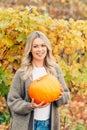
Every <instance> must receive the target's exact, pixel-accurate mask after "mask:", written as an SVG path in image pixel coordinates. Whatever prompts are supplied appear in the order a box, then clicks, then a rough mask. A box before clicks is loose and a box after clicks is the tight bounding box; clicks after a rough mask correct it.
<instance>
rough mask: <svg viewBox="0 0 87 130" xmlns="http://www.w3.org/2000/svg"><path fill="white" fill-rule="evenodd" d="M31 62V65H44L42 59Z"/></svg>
mask: <svg viewBox="0 0 87 130" xmlns="http://www.w3.org/2000/svg"><path fill="white" fill-rule="evenodd" d="M32 64H33V67H43V66H44V63H43V62H42V61H39V62H38V61H33V62H32Z"/></svg>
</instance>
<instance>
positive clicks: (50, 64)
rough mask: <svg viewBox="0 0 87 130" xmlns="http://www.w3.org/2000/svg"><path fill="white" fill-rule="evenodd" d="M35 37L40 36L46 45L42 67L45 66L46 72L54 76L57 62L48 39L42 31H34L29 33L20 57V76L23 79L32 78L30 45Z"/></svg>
mask: <svg viewBox="0 0 87 130" xmlns="http://www.w3.org/2000/svg"><path fill="white" fill-rule="evenodd" d="M36 38H41V39H42V40H43V41H44V42H45V45H46V46H47V54H46V57H45V59H44V67H45V69H46V71H47V73H50V74H52V75H55V76H56V70H55V66H56V65H57V63H56V61H55V59H54V57H53V55H52V48H51V44H50V41H49V40H48V38H47V37H46V36H45V35H44V34H43V33H42V32H40V31H34V32H32V33H31V34H30V35H29V37H28V39H27V42H26V45H25V50H24V54H23V57H22V62H21V70H22V72H23V75H22V78H23V79H25V80H26V79H27V78H32V69H33V65H32V60H33V56H32V53H31V46H32V43H33V41H34V40H35V39H36Z"/></svg>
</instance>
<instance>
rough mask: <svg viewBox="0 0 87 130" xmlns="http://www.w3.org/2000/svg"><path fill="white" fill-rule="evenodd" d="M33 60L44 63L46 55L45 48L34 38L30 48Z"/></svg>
mask: <svg viewBox="0 0 87 130" xmlns="http://www.w3.org/2000/svg"><path fill="white" fill-rule="evenodd" d="M31 53H32V56H33V60H38V61H44V58H45V56H46V54H47V46H46V45H45V43H44V41H43V40H42V39H41V38H36V39H35V40H34V41H33V43H32V46H31Z"/></svg>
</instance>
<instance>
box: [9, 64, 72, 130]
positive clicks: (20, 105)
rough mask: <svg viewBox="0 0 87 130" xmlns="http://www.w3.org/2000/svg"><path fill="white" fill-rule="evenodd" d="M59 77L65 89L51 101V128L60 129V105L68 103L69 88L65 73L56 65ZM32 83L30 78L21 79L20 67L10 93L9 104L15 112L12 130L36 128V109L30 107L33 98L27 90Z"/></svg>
mask: <svg viewBox="0 0 87 130" xmlns="http://www.w3.org/2000/svg"><path fill="white" fill-rule="evenodd" d="M56 71H57V78H58V80H59V81H60V83H61V84H62V87H63V89H64V93H63V96H62V97H61V98H60V99H59V100H58V101H55V102H53V103H51V114H50V115H51V130H59V129H60V125H59V124H60V123H59V114H58V107H59V106H61V105H63V104H66V103H68V101H69V97H70V96H69V90H68V88H67V86H66V83H65V81H64V77H63V73H62V71H61V69H60V67H59V65H58V66H57V67H56ZM30 83H31V80H30V79H27V80H26V81H25V82H24V81H23V80H22V79H21V71H20V69H18V70H17V71H16V74H15V76H14V78H13V81H12V85H11V87H10V91H9V94H8V100H7V102H8V106H9V107H10V108H11V110H12V112H13V116H12V118H11V121H10V130H34V128H33V115H34V110H33V109H32V108H31V107H30V102H31V99H30V98H29V97H28V94H27V90H28V86H29V84H30Z"/></svg>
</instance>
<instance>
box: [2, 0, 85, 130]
mask: <svg viewBox="0 0 87 130" xmlns="http://www.w3.org/2000/svg"><path fill="white" fill-rule="evenodd" d="M1 2H2V3H1V5H3V6H2V8H0V96H1V97H0V99H1V100H0V124H1V125H0V127H1V128H0V129H1V130H4V129H5V130H7V129H8V127H9V119H10V116H9V113H8V108H7V105H6V101H5V98H6V95H7V93H8V91H9V87H10V84H11V81H12V78H13V76H14V74H15V72H16V70H17V69H18V68H19V66H20V63H21V57H22V54H23V51H24V46H25V43H26V40H27V37H28V35H29V34H30V33H31V32H32V31H34V30H40V31H42V32H43V33H45V34H46V35H47V37H48V38H49V40H50V41H51V45H52V49H53V55H54V57H55V59H56V61H57V62H58V63H59V64H60V66H61V68H62V70H63V72H64V77H65V80H66V83H67V85H68V87H69V89H70V91H71V101H70V103H69V104H68V105H66V106H63V107H61V109H59V110H60V114H61V130H87V126H86V124H87V116H86V115H87V109H86V108H87V101H86V97H87V20H86V19H87V14H86V11H87V10H86V9H87V8H86V7H87V2H86V1H85V0H84V1H78V0H77V1H74V0H70V1H68V0H54V2H53V1H51V0H48V1H45V0H42V1H41V0H34V1H27V0H26V1H21V3H20V1H18V0H12V1H8V0H7V1H4V0H2V1H1ZM27 2H28V3H27ZM76 2H77V3H76ZM52 4H53V5H52ZM13 5H14V6H13ZM19 5H20V6H19ZM26 5H27V6H26ZM30 5H32V6H30ZM34 5H37V7H36V6H34ZM76 5H77V6H76ZM83 5H84V6H83ZM9 6H10V7H11V8H8V7H9ZM6 7H7V9H6ZM72 7H73V8H72ZM3 9H4V10H3ZM76 10H77V11H76ZM75 11H76V12H75ZM59 12H60V13H59ZM66 12H67V13H66ZM77 12H78V13H77ZM4 97H5V98H4ZM67 108H68V109H67ZM78 110H79V111H78Z"/></svg>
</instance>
